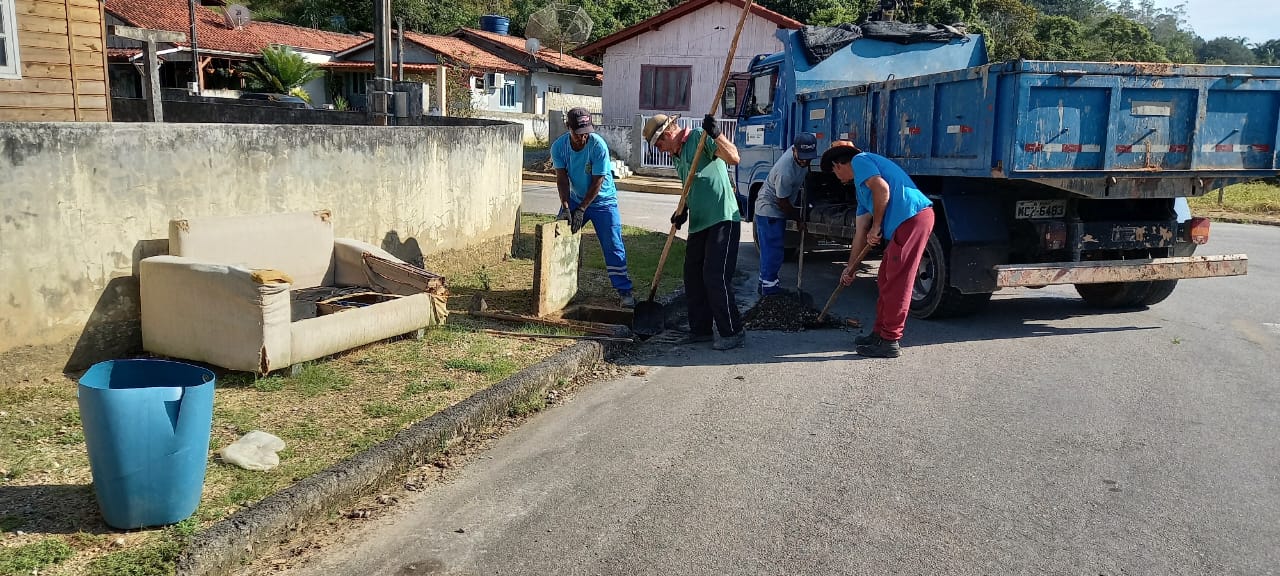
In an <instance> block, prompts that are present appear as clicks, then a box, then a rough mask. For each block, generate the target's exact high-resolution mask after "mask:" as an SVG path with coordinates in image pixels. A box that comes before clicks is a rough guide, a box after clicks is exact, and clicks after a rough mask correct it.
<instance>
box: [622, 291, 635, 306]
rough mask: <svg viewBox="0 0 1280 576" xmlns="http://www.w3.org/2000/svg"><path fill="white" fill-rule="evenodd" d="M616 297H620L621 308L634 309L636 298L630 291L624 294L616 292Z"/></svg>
mask: <svg viewBox="0 0 1280 576" xmlns="http://www.w3.org/2000/svg"><path fill="white" fill-rule="evenodd" d="M618 295H619V296H621V297H622V302H621V303H622V307H623V308H628V309H629V308H635V307H636V297H635V295H633V294H632V293H631V291H630V290H627V291H625V292H618Z"/></svg>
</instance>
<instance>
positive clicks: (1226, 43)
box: [1200, 36, 1257, 64]
mask: <svg viewBox="0 0 1280 576" xmlns="http://www.w3.org/2000/svg"><path fill="white" fill-rule="evenodd" d="M1200 61H1201V62H1204V63H1205V64H1253V63H1254V62H1256V61H1257V56H1256V55H1254V53H1253V50H1250V49H1249V47H1248V46H1246V45H1245V39H1244V38H1228V37H1226V36H1223V37H1221V38H1214V39H1213V40H1210V41H1208V42H1205V44H1204V47H1203V48H1201V49H1200Z"/></svg>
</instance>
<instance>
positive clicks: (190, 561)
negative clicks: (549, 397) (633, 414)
mask: <svg viewBox="0 0 1280 576" xmlns="http://www.w3.org/2000/svg"><path fill="white" fill-rule="evenodd" d="M603 358H604V347H603V346H601V345H600V344H599V343H598V342H580V343H577V344H574V345H572V346H569V347H568V348H564V349H562V350H560V351H559V352H556V353H555V354H552V355H551V356H550V357H548V358H547V359H545V360H543V361H542V362H539V363H538V364H535V365H533V366H530V367H529V368H526V369H524V370H522V371H520V372H519V373H516V374H515V375H513V376H511V377H510V378H507V379H506V380H503V381H502V382H499V383H498V384H495V385H494V386H492V387H490V388H487V389H485V390H481V391H480V392H477V393H475V394H474V395H472V396H471V397H470V398H467V399H466V400H463V401H462V402H460V403H458V404H455V405H453V406H450V407H449V408H446V409H444V410H442V411H440V412H438V413H436V414H435V415H433V416H431V417H429V418H427V419H425V420H423V421H421V422H418V423H417V424H414V425H413V426H412V427H410V428H409V429H407V430H404V431H402V432H400V433H399V434H396V435H395V436H394V437H393V438H391V439H390V440H387V441H385V442H383V443H381V444H378V445H377V446H374V447H373V448H370V449H368V450H366V451H364V452H361V453H359V454H356V455H354V456H352V457H350V458H347V459H346V460H343V461H342V462H339V463H337V464H335V465H333V466H332V467H330V468H328V469H326V470H324V471H321V472H318V473H316V474H314V475H312V476H309V477H307V478H304V479H303V480H302V481H300V482H298V483H297V484H294V485H292V486H290V487H288V488H285V489H284V490H282V491H280V492H277V493H275V494H272V495H270V496H268V497H266V498H265V499H263V500H262V501H261V502H258V503H256V504H254V505H252V506H250V507H248V508H245V509H243V510H240V511H239V512H236V513H235V514H234V515H232V516H231V517H230V518H227V519H225V520H223V521H221V522H218V523H217V524H214V525H213V526H210V527H209V528H208V529H207V530H204V531H202V532H200V533H199V534H197V535H196V536H195V537H194V538H193V539H192V540H191V544H190V545H189V546H188V547H187V549H186V550H184V551H183V553H182V556H180V557H179V558H178V570H177V573H178V574H179V575H180V576H214V575H222V574H227V573H229V572H231V571H232V570H234V569H237V568H239V567H241V566H242V565H243V564H244V563H245V562H247V561H249V560H251V559H252V558H254V557H255V556H256V555H257V554H258V553H259V551H262V550H266V549H269V548H270V547H272V546H273V545H275V544H278V543H280V542H282V541H285V540H288V539H289V538H290V536H291V533H292V532H294V531H296V530H299V529H301V528H303V527H304V526H306V525H307V524H309V523H312V522H315V521H318V520H322V519H324V518H325V517H326V515H327V513H328V512H329V511H330V510H333V509H335V508H338V507H341V506H342V505H344V504H347V503H349V502H351V501H354V500H355V499H357V498H359V497H360V496H364V495H367V494H369V493H370V492H372V491H374V490H376V489H377V488H378V487H380V486H383V485H386V484H388V483H389V482H390V481H391V480H393V479H395V478H397V477H399V476H400V475H401V474H403V473H405V472H408V471H409V470H412V469H413V468H416V467H418V466H420V465H422V464H425V463H427V462H429V461H430V460H431V459H432V458H434V457H435V456H437V455H438V454H440V453H441V452H443V450H444V449H445V448H446V447H447V446H449V444H450V443H451V442H452V441H454V440H456V439H460V438H465V437H467V436H469V435H471V434H474V433H476V432H478V431H480V430H483V429H484V428H486V427H489V426H492V425H494V424H497V423H498V422H500V421H501V420H502V419H503V418H505V417H506V416H507V414H508V413H509V412H510V410H511V408H512V407H513V406H515V405H516V404H517V403H519V402H521V401H524V400H527V399H529V398H533V397H537V396H540V395H542V394H545V393H546V390H547V389H548V388H549V387H552V386H555V385H556V383H557V382H559V381H562V380H571V379H573V378H574V377H577V376H579V375H581V374H584V373H586V372H587V371H588V370H590V369H591V368H592V367H593V366H595V365H596V364H597V363H599V362H600V361H601V360H602V359H603Z"/></svg>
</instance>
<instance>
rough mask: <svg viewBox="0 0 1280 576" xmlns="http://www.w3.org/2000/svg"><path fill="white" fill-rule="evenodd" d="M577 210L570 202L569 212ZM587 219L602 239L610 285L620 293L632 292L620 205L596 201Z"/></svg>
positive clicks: (589, 207) (602, 250)
mask: <svg viewBox="0 0 1280 576" xmlns="http://www.w3.org/2000/svg"><path fill="white" fill-rule="evenodd" d="M577 209H578V205H577V203H575V202H573V201H572V200H570V201H569V210H570V211H571V212H572V211H573V210H577ZM586 217H587V221H588V222H591V223H592V224H594V225H595V228H596V237H597V238H599V239H600V251H601V252H603V253H604V265H605V270H606V271H607V272H608V273H609V283H610V284H612V285H613V288H614V289H615V290H617V291H618V292H630V291H631V275H630V274H628V273H627V248H626V247H625V246H623V245H622V215H621V214H620V213H619V212H618V203H617V202H612V201H611V202H601V201H599V200H596V201H594V202H592V203H591V205H590V206H587V212H586Z"/></svg>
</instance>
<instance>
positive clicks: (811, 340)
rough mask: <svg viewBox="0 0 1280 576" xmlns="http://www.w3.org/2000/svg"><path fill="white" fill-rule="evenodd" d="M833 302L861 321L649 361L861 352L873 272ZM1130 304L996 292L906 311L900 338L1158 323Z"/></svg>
mask: <svg viewBox="0 0 1280 576" xmlns="http://www.w3.org/2000/svg"><path fill="white" fill-rule="evenodd" d="M813 295H814V297H815V300H816V301H817V303H818V306H821V305H822V303H824V302H825V300H826V298H827V296H829V295H830V289H826V290H823V291H814V294H813ZM835 309H836V310H837V313H839V314H841V315H842V316H845V317H851V318H858V319H859V320H860V321H861V322H862V325H863V327H862V329H861V330H858V329H851V328H847V329H827V330H806V331H802V332H775V331H756V332H750V333H748V336H747V346H746V347H744V348H740V349H738V350H732V351H729V352H715V353H712V351H711V349H710V348H711V346H710V344H699V345H695V346H692V347H690V348H688V349H684V348H682V347H679V346H674V345H673V346H670V347H669V348H667V350H668V351H670V352H674V353H673V354H671V353H669V354H660V355H658V356H655V357H653V358H649V359H646V361H645V362H646V363H647V364H650V365H657V366H689V365H716V366H728V365H735V364H742V363H755V364H760V363H766V364H767V363H782V362H825V361H829V360H837V359H845V360H851V359H863V358H862V357H860V356H858V355H856V354H854V352H853V349H854V345H853V339H854V337H856V336H858V335H861V334H867V333H869V331H870V329H871V326H872V323H873V322H874V320H875V283H874V280H873V279H871V278H859V281H858V283H855V284H854V285H853V286H851V287H850V288H848V289H846V290H844V292H842V293H841V295H840V305H839V306H838V307H836V308H835ZM1128 312H1132V310H1116V311H1107V310H1098V309H1096V308H1092V307H1090V306H1088V305H1086V304H1085V303H1084V301H1082V300H1078V299H1073V298H1065V297H1056V296H1052V295H1047V296H1038V295H1036V296H1017V297H998V298H996V299H994V300H992V301H991V303H990V304H989V305H988V306H987V307H986V308H985V309H984V310H983V311H981V312H978V313H976V314H974V315H972V316H969V317H965V318H953V319H946V320H919V319H915V318H911V319H908V321H907V330H906V334H905V335H904V336H903V339H902V345H903V347H904V348H914V347H925V346H935V345H946V344H953V343H961V342H980V341H1000V340H1014V339H1019V338H1054V337H1059V336H1079V335H1092V334H1098V335H1103V334H1110V333H1115V332H1133V331H1145V330H1156V329H1159V326H1155V325H1148V326H1139V325H1132V324H1130V325H1117V322H1116V320H1115V318H1116V316H1117V315H1121V314H1125V313H1128ZM1078 318H1084V319H1086V322H1087V321H1088V320H1096V322H1087V323H1088V325H1086V326H1080V325H1079V324H1081V322H1074V324H1077V325H1076V326H1061V325H1059V324H1061V323H1063V322H1064V321H1071V320H1074V319H1078ZM1132 318H1133V319H1137V317H1132ZM1108 319H1110V320H1108ZM681 328H684V326H681ZM704 350H705V352H703V351H704Z"/></svg>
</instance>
